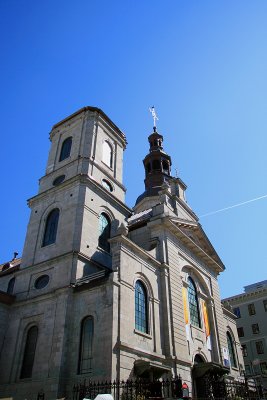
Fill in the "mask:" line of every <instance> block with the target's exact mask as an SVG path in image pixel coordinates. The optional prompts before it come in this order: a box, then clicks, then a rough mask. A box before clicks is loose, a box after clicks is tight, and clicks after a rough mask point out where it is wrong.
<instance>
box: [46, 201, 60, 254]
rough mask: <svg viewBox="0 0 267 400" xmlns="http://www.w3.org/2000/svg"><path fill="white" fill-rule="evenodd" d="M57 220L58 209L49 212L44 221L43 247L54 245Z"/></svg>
mask: <svg viewBox="0 0 267 400" xmlns="http://www.w3.org/2000/svg"><path fill="white" fill-rule="evenodd" d="M58 218H59V209H58V208H55V209H54V210H52V211H51V212H50V214H49V215H48V217H47V220H46V224H45V232H44V239H43V246H47V245H49V244H52V243H55V241H56V236H57V226H58Z"/></svg>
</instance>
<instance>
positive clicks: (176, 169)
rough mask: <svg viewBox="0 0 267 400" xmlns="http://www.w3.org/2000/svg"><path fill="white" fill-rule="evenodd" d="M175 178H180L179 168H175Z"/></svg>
mask: <svg viewBox="0 0 267 400" xmlns="http://www.w3.org/2000/svg"><path fill="white" fill-rule="evenodd" d="M175 178H178V168H175Z"/></svg>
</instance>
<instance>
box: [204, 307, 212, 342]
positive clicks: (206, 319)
mask: <svg viewBox="0 0 267 400" xmlns="http://www.w3.org/2000/svg"><path fill="white" fill-rule="evenodd" d="M202 310H203V319H204V325H205V332H206V342H207V348H208V350H211V340H210V324H209V317H208V308H207V304H206V302H205V301H204V300H202Z"/></svg>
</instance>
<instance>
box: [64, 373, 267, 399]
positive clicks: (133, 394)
mask: <svg viewBox="0 0 267 400" xmlns="http://www.w3.org/2000/svg"><path fill="white" fill-rule="evenodd" d="M201 386H202V390H201V393H199V395H198V396H194V397H192V400H260V399H267V395H266V393H263V390H262V386H261V385H259V384H258V383H257V382H256V381H253V380H250V379H249V380H244V381H242V382H239V381H230V380H227V379H221V380H213V379H208V377H203V378H202V379H201ZM104 393H105V394H111V395H112V396H113V399H114V400H147V399H155V398H157V399H166V398H168V399H170V398H172V399H185V398H188V397H187V396H188V393H187V395H186V392H185V391H183V389H182V380H181V377H180V376H179V377H177V378H173V379H166V380H164V379H163V380H155V381H147V380H141V379H138V380H127V381H113V382H111V381H110V382H107V381H106V382H92V381H84V382H82V383H78V384H75V385H74V386H73V391H72V400H82V399H84V398H88V399H92V400H93V399H94V398H95V397H96V396H97V395H98V394H104ZM189 398H191V397H189Z"/></svg>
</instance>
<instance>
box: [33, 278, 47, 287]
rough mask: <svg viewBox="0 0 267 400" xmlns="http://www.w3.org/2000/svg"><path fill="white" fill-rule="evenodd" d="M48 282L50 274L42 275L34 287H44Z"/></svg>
mask: <svg viewBox="0 0 267 400" xmlns="http://www.w3.org/2000/svg"><path fill="white" fill-rule="evenodd" d="M48 283H49V276H48V275H41V276H39V278H37V279H36V281H35V282H34V287H35V289H43V288H45V287H46V286H47V285H48Z"/></svg>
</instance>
